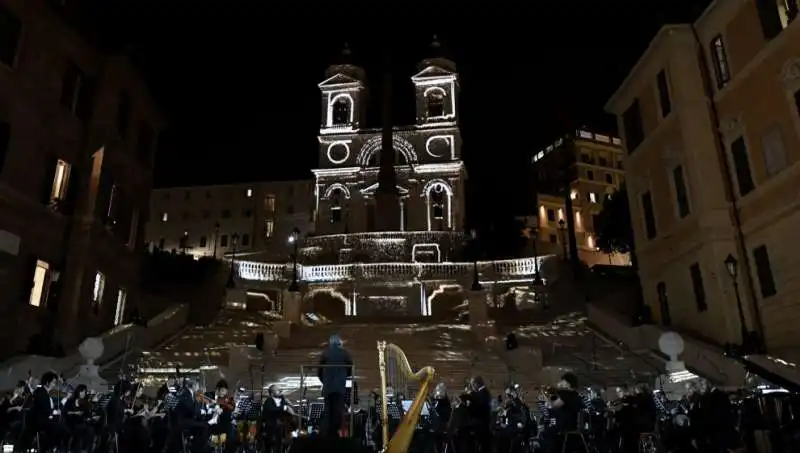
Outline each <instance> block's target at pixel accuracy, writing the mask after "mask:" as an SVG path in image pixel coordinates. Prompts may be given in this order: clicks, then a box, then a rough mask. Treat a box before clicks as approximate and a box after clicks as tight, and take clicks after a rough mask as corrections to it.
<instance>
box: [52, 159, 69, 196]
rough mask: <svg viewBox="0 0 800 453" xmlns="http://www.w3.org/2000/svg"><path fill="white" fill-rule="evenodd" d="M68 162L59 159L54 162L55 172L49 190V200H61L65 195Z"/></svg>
mask: <svg viewBox="0 0 800 453" xmlns="http://www.w3.org/2000/svg"><path fill="white" fill-rule="evenodd" d="M69 170H70V166H69V164H68V163H66V162H64V161H63V160H61V159H59V160H58V162H57V163H56V174H55V175H54V176H53V188H52V190H51V191H50V200H51V201H55V200H63V199H64V198H65V197H66V195H67V183H69Z"/></svg>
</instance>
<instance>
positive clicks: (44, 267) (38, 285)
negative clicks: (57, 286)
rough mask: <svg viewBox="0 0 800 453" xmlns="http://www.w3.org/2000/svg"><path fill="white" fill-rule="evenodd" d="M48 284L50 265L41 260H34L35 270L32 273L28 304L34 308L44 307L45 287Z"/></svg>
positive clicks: (45, 299)
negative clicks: (31, 286)
mask: <svg viewBox="0 0 800 453" xmlns="http://www.w3.org/2000/svg"><path fill="white" fill-rule="evenodd" d="M49 282H50V265H49V264H47V263H46V262H44V261H42V260H36V270H35V271H34V272H33V288H31V298H30V302H29V303H30V304H31V305H33V306H34V307H41V306H44V304H45V302H47V285H48V283H49Z"/></svg>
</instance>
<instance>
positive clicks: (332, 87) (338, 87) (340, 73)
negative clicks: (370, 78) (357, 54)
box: [318, 44, 366, 136]
mask: <svg viewBox="0 0 800 453" xmlns="http://www.w3.org/2000/svg"><path fill="white" fill-rule="evenodd" d="M364 80H365V78H364V70H363V69H361V68H360V67H358V66H356V65H354V64H352V63H351V52H350V48H349V47H348V46H347V44H345V47H344V50H342V54H341V57H340V58H339V62H338V63H336V64H333V65H331V66H329V67H328V69H327V70H326V71H325V80H324V81H322V82H321V83H320V84H319V85H318V86H319V89H320V92H321V94H322V103H321V106H322V121H321V123H320V131H319V134H320V136H323V135H337V134H351V133H356V132H358V130H359V128H360V127H361V123H362V120H363V119H364V108H365V105H366V102H365V101H366V99H365V97H366V86H365V85H364Z"/></svg>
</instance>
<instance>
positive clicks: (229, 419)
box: [211, 380, 237, 453]
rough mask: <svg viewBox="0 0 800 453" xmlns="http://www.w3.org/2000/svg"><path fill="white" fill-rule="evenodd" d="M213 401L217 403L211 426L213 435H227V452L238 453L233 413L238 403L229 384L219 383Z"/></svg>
mask: <svg viewBox="0 0 800 453" xmlns="http://www.w3.org/2000/svg"><path fill="white" fill-rule="evenodd" d="M213 400H214V403H215V411H216V414H215V416H214V424H213V425H211V434H212V435H217V436H221V435H223V434H224V435H225V438H226V441H225V451H226V452H229V453H232V452H234V451H236V447H237V439H236V429H235V428H234V425H233V411H234V409H235V408H236V401H235V400H234V399H233V395H231V394H230V393H229V389H228V383H227V382H225V380H220V381H219V382H217V386H216V390H215V391H214V395H213Z"/></svg>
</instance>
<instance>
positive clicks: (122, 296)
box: [114, 288, 128, 326]
mask: <svg viewBox="0 0 800 453" xmlns="http://www.w3.org/2000/svg"><path fill="white" fill-rule="evenodd" d="M127 300H128V293H127V292H126V291H125V289H124V288H120V289H118V290H117V308H116V309H115V310H114V325H115V326H118V325H120V324H122V321H123V320H124V319H125V302H126V301H127Z"/></svg>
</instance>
